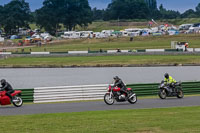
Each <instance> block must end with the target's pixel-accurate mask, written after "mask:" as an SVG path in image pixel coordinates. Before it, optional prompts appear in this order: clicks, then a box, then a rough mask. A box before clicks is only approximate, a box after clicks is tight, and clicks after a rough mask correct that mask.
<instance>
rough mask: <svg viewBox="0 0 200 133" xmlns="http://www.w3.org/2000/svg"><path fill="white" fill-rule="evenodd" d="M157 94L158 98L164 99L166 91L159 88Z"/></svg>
mask: <svg viewBox="0 0 200 133" xmlns="http://www.w3.org/2000/svg"><path fill="white" fill-rule="evenodd" d="M158 96H159V97H160V99H166V97H167V93H166V91H165V90H160V92H159V93H158Z"/></svg>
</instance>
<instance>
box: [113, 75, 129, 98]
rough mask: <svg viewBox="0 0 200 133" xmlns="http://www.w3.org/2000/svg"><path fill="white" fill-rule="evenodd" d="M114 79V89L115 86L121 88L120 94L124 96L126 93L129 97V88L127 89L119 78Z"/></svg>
mask: <svg viewBox="0 0 200 133" xmlns="http://www.w3.org/2000/svg"><path fill="white" fill-rule="evenodd" d="M113 79H114V80H115V83H114V87H115V86H117V87H119V88H120V92H121V93H122V94H123V93H125V94H126V96H128V94H127V92H126V90H127V88H126V85H125V84H124V83H123V81H122V80H121V79H120V78H119V77H118V76H115V77H114V78H113Z"/></svg>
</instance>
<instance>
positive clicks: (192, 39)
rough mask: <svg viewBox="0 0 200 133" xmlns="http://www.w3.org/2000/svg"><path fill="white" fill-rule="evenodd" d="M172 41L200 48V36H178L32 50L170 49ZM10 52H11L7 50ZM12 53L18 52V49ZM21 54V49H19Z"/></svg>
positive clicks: (63, 44)
mask: <svg viewBox="0 0 200 133" xmlns="http://www.w3.org/2000/svg"><path fill="white" fill-rule="evenodd" d="M171 41H183V42H189V47H191V48H200V35H199V34H196V35H195V34H193V35H178V36H149V37H135V38H134V41H133V42H130V41H129V38H107V39H78V40H63V41H58V42H55V43H53V44H46V45H44V46H42V47H36V46H35V47H33V48H31V49H32V51H33V52H36V51H44V49H46V51H49V52H66V51H75V50H79V51H81V50H88V49H90V50H99V49H103V50H110V49H112V50H113V49H117V48H120V49H122V50H127V49H128V50H129V49H130V50H132V49H170V48H171ZM7 51H9V50H7ZM10 51H11V50H10ZM12 51H17V50H16V49H14V50H12ZM18 51H19V52H20V51H21V49H20V48H19V49H18ZM29 51H30V48H25V52H29Z"/></svg>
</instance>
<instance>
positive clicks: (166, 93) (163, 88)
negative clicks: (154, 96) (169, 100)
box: [158, 81, 184, 99]
mask: <svg viewBox="0 0 200 133" xmlns="http://www.w3.org/2000/svg"><path fill="white" fill-rule="evenodd" d="M158 88H159V93H158V96H159V97H160V99H166V97H174V96H176V97H177V98H183V97H184V93H183V90H182V86H181V82H177V83H175V84H174V85H173V87H170V85H166V84H165V82H164V81H162V82H161V84H160V85H159V87H158ZM170 89H171V90H172V91H170Z"/></svg>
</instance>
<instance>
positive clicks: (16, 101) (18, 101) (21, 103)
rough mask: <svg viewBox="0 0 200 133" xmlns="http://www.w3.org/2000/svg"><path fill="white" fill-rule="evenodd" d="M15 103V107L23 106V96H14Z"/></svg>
mask: <svg viewBox="0 0 200 133" xmlns="http://www.w3.org/2000/svg"><path fill="white" fill-rule="evenodd" d="M13 105H14V106H15V107H21V106H22V105H23V100H22V99H21V97H17V96H16V97H14V98H13Z"/></svg>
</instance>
